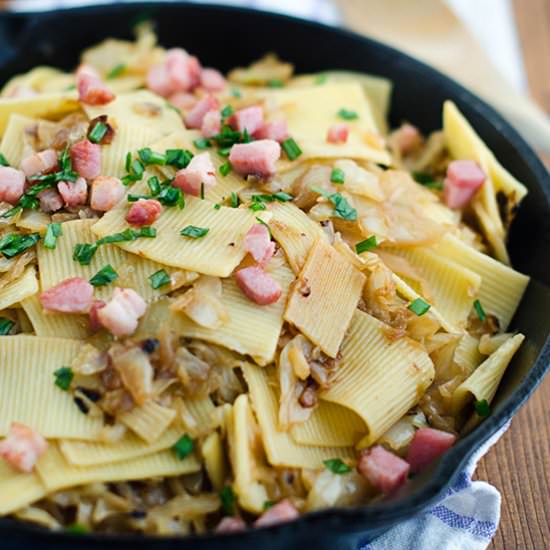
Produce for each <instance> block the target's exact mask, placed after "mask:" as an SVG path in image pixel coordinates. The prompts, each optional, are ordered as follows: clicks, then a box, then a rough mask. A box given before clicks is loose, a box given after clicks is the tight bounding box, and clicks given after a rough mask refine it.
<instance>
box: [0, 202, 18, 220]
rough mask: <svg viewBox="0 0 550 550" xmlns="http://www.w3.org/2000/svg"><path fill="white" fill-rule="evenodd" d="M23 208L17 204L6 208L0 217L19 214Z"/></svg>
mask: <svg viewBox="0 0 550 550" xmlns="http://www.w3.org/2000/svg"><path fill="white" fill-rule="evenodd" d="M21 210H23V206H21V205H18V206H14V207H13V208H10V209H9V210H6V211H5V212H4V213H3V214H2V215H1V216H0V218H11V217H12V216H15V215H16V214H19V212H21Z"/></svg>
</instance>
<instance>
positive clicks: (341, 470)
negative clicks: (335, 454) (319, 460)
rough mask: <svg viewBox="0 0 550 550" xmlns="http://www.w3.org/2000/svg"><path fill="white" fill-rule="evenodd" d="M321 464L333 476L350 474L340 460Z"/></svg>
mask: <svg viewBox="0 0 550 550" xmlns="http://www.w3.org/2000/svg"><path fill="white" fill-rule="evenodd" d="M323 464H324V465H325V466H326V467H327V469H328V470H330V471H331V472H332V473H333V474H347V473H348V472H351V468H350V467H349V466H348V465H347V464H346V463H345V462H342V460H341V459H340V458H330V459H328V460H323Z"/></svg>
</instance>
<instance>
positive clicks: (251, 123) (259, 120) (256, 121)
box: [228, 105, 264, 135]
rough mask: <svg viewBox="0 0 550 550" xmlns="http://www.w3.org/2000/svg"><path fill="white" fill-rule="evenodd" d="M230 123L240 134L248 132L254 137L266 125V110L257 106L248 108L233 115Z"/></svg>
mask: <svg viewBox="0 0 550 550" xmlns="http://www.w3.org/2000/svg"><path fill="white" fill-rule="evenodd" d="M228 123H229V125H230V126H231V127H232V128H234V129H235V130H238V131H239V132H244V131H245V130H246V131H247V132H248V133H249V134H250V135H253V134H255V133H256V132H257V131H258V130H259V129H260V128H261V127H262V126H263V124H264V110H263V109H262V108H261V107H259V106H257V105H253V106H252V107H246V108H245V109H241V110H239V111H237V112H236V113H235V114H233V115H231V117H229V120H228Z"/></svg>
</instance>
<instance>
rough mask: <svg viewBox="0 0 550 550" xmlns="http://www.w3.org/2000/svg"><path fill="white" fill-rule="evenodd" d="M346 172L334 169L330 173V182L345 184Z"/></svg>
mask: <svg viewBox="0 0 550 550" xmlns="http://www.w3.org/2000/svg"><path fill="white" fill-rule="evenodd" d="M344 178H345V175H344V171H343V170H342V169H341V168H333V169H332V172H331V173H330V181H331V182H332V183H344Z"/></svg>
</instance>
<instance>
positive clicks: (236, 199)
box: [231, 191, 241, 208]
mask: <svg viewBox="0 0 550 550" xmlns="http://www.w3.org/2000/svg"><path fill="white" fill-rule="evenodd" d="M240 203H241V201H240V200H239V195H237V193H235V191H231V208H238V207H239V204H240Z"/></svg>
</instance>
